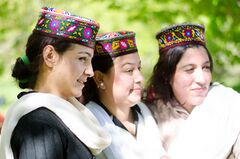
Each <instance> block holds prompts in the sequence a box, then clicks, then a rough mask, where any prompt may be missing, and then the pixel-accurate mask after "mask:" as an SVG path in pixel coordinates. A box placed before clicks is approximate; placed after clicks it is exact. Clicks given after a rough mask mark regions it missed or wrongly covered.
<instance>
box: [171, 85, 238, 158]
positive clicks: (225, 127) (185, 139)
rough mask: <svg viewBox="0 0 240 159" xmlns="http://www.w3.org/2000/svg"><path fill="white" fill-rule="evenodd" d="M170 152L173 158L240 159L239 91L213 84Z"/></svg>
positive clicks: (194, 110) (182, 129)
mask: <svg viewBox="0 0 240 159" xmlns="http://www.w3.org/2000/svg"><path fill="white" fill-rule="evenodd" d="M168 153H169V155H170V156H171V157H172V159H226V158H235V159H240V94H239V93H238V92H236V91H234V90H233V89H231V88H227V87H224V86H223V85H221V84H218V83H214V84H213V86H212V88H211V90H210V91H209V93H208V95H207V97H206V98H205V100H204V102H203V103H202V104H201V105H199V106H196V107H195V108H194V109H193V111H192V112H191V114H190V115H189V117H188V118H187V120H186V122H185V123H184V124H183V126H182V128H181V129H180V132H179V134H178V135H177V137H176V139H175V140H174V142H173V143H172V144H171V146H170V147H169V150H168ZM231 153H232V155H231ZM230 155H231V157H230Z"/></svg>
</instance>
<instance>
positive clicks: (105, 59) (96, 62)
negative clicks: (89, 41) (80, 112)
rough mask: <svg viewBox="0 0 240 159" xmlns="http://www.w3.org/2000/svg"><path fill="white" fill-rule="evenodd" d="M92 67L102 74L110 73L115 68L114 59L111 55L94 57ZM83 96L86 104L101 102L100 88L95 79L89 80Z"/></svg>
mask: <svg viewBox="0 0 240 159" xmlns="http://www.w3.org/2000/svg"><path fill="white" fill-rule="evenodd" d="M95 51H96V50H95ZM92 66H93V71H96V70H98V71H100V72H102V73H108V72H109V70H110V69H111V68H112V66H113V59H112V57H111V56H110V55H102V56H94V57H93V59H92ZM82 94H83V97H84V101H85V102H86V103H87V102H89V101H95V102H97V101H98V100H99V94H98V88H97V85H96V83H95V81H94V79H93V77H91V78H88V79H87V82H86V84H85V87H84V88H83V93H82Z"/></svg>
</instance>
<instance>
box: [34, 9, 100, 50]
mask: <svg viewBox="0 0 240 159" xmlns="http://www.w3.org/2000/svg"><path fill="white" fill-rule="evenodd" d="M98 29H99V25H98V23H96V22H95V21H93V20H91V19H87V18H84V17H80V16H76V15H72V14H71V13H70V12H67V11H64V10H61V9H54V8H47V7H44V8H42V11H41V13H40V15H39V20H38V23H37V24H36V27H35V29H34V31H37V32H41V33H47V34H51V36H57V37H62V38H65V39H66V40H71V41H73V42H76V43H80V44H83V45H85V46H89V47H91V48H94V45H95V38H96V34H97V32H98Z"/></svg>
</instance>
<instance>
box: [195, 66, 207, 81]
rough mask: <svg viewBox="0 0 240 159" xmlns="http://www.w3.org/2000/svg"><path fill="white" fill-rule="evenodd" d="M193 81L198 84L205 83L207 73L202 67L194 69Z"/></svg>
mask: <svg viewBox="0 0 240 159" xmlns="http://www.w3.org/2000/svg"><path fill="white" fill-rule="evenodd" d="M195 81H196V82H197V83H199V84H205V83H206V81H207V75H206V73H205V72H204V71H203V70H202V69H199V70H198V71H196V77H195Z"/></svg>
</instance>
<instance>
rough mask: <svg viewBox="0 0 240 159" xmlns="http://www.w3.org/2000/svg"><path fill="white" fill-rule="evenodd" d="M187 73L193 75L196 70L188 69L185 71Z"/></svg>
mask: <svg viewBox="0 0 240 159" xmlns="http://www.w3.org/2000/svg"><path fill="white" fill-rule="evenodd" d="M185 72H187V73H189V74H190V73H193V72H194V68H193V67H192V68H187V69H186V70H185Z"/></svg>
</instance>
